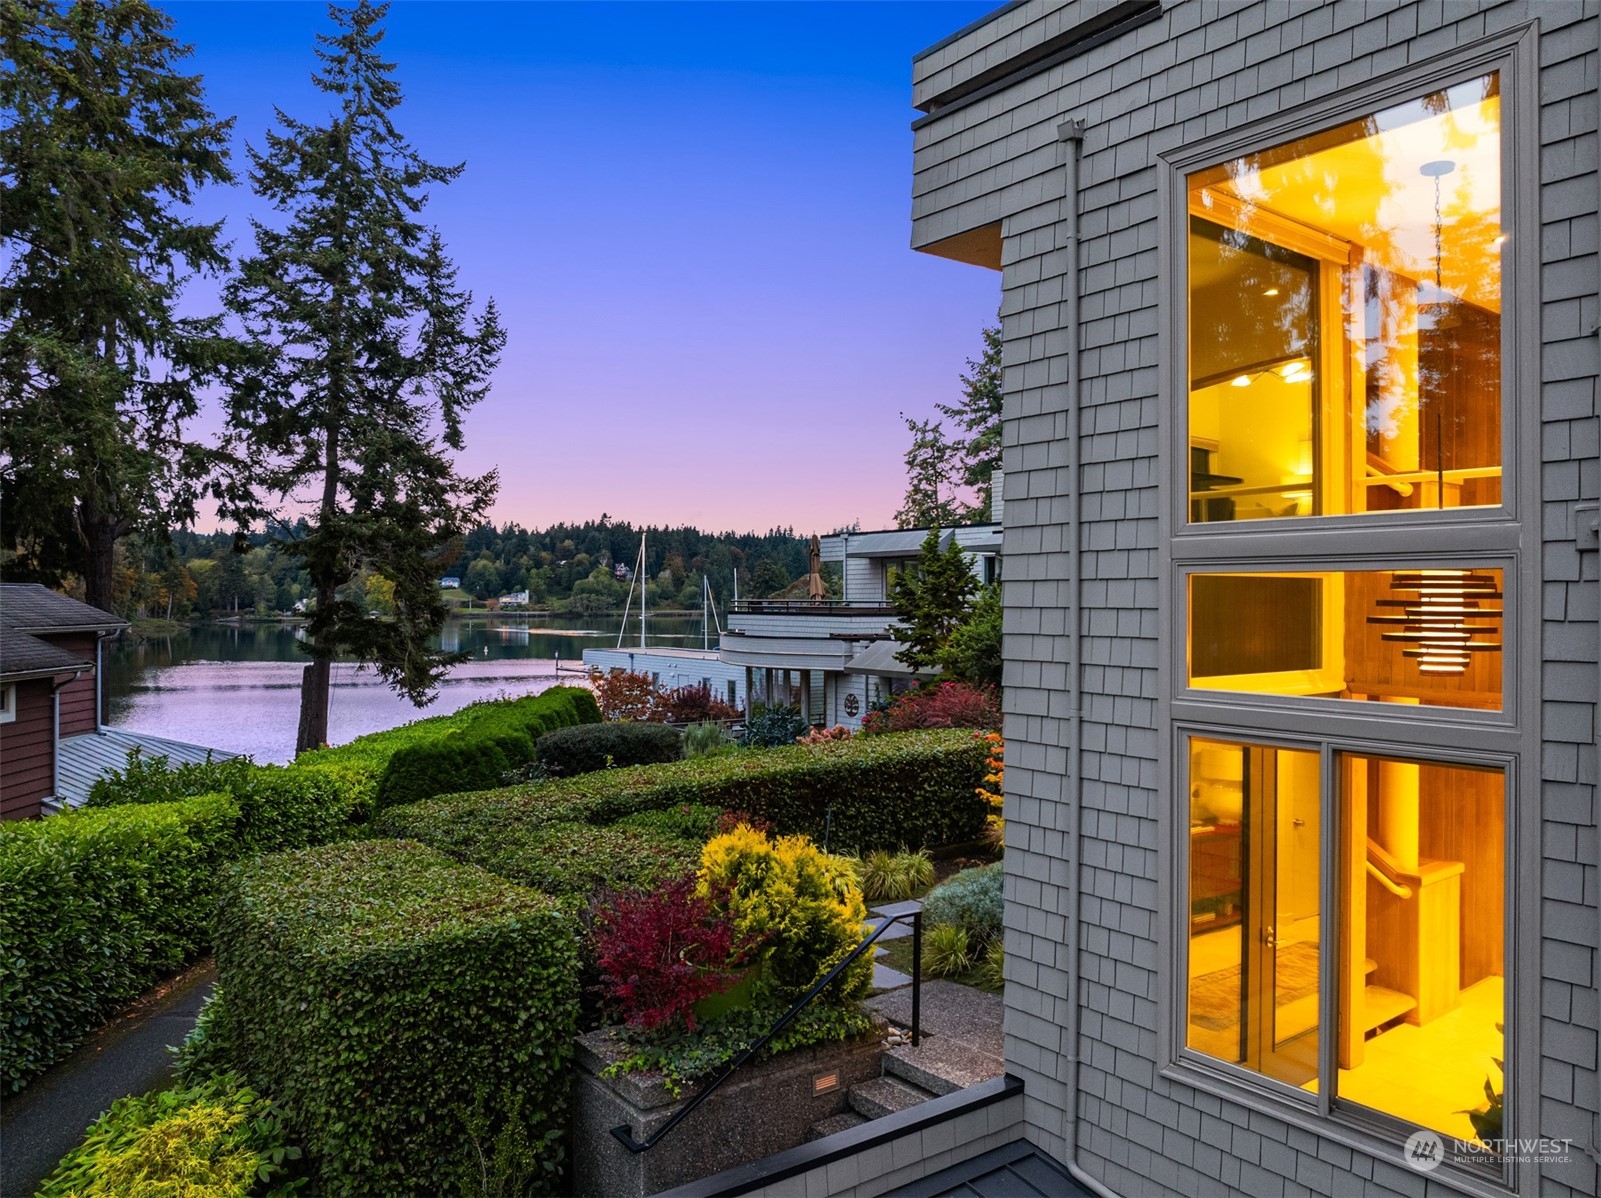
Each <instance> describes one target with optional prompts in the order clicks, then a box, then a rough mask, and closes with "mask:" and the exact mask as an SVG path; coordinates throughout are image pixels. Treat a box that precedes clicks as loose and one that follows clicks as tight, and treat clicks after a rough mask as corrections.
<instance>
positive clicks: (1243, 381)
mask: <svg viewBox="0 0 1601 1198" xmlns="http://www.w3.org/2000/svg"><path fill="white" fill-rule="evenodd" d="M1229 385H1230V386H1231V387H1249V386H1250V385H1251V376H1250V375H1248V374H1242V375H1240V377H1239V378H1237V379H1235V380H1234V381H1233V382H1232V383H1230V384H1229Z"/></svg>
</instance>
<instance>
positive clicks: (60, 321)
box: [0, 0, 232, 609]
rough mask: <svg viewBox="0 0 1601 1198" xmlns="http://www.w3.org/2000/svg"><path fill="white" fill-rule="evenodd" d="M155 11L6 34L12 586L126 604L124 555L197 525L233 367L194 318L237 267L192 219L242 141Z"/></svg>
mask: <svg viewBox="0 0 1601 1198" xmlns="http://www.w3.org/2000/svg"><path fill="white" fill-rule="evenodd" d="M171 27H172V21H171V19H170V18H169V17H167V16H166V15H165V14H164V13H162V12H160V11H159V10H158V9H155V8H153V7H151V6H150V5H149V4H148V3H145V2H144V0H76V2H75V3H71V4H68V5H61V4H58V3H55V2H54V0H3V3H0V30H3V35H4V43H5V57H6V58H7V59H8V60H9V61H8V62H7V63H6V65H5V67H4V68H3V69H0V109H3V110H4V111H5V112H6V114H7V119H6V120H5V121H4V122H0V242H3V244H4V247H5V256H6V259H7V265H6V267H5V269H4V273H3V276H0V491H3V494H4V502H3V503H0V543H3V545H4V548H5V549H6V550H8V551H10V552H9V554H8V559H9V560H7V561H6V563H5V572H6V574H7V576H9V577H17V578H25V579H31V580H34V581H40V582H44V583H47V584H51V585H59V584H60V583H61V582H63V581H64V580H65V579H66V578H67V577H68V576H69V575H77V576H80V577H81V578H82V579H83V582H84V590H85V597H86V598H87V600H88V601H89V602H90V603H92V604H94V605H95V606H96V607H101V608H107V609H109V608H111V607H112V606H113V603H114V599H113V594H114V572H115V571H114V551H115V547H116V544H117V541H118V539H119V538H120V537H123V536H125V535H127V534H129V533H133V532H140V533H144V534H146V535H147V536H153V537H155V538H157V539H161V538H165V536H166V535H167V532H168V530H169V529H170V528H171V527H172V526H173V525H176V524H183V523H185V522H186V521H188V520H189V519H191V518H192V517H193V514H194V502H195V499H196V497H197V493H198V489H199V486H200V484H201V480H202V477H203V475H204V474H205V472H206V470H207V468H208V466H209V461H208V454H207V453H206V452H205V451H204V450H202V449H201V448H200V447H198V446H196V445H192V444H189V443H188V442H186V441H185V440H184V437H183V426H184V423H185V422H186V421H187V420H189V419H190V418H191V417H193V416H194V415H195V413H196V411H197V408H198V403H199V392H200V389H201V388H202V387H203V386H204V384H205V383H206V381H207V380H208V379H210V378H212V377H214V376H215V374H216V372H217V370H218V368H219V365H220V363H221V362H222V360H223V359H224V358H225V357H226V356H227V354H228V353H229V349H230V343H229V341H228V340H227V339H226V338H225V337H224V336H223V335H222V326H221V321H220V318H205V317H191V316H179V315H178V314H177V308H178V304H179V300H180V296H181V295H182V292H183V290H184V287H185V285H186V284H187V283H188V282H190V281H192V280H193V278H194V277H195V276H196V275H197V274H201V273H213V272H217V273H220V272H221V271H222V270H223V269H224V268H225V267H226V265H227V256H226V253H225V247H224V246H223V245H222V243H221V241H220V235H221V225H220V223H218V224H206V223H203V222H199V221H196V220H193V219H192V218H191V217H190V216H189V214H188V212H187V211H186V209H187V206H188V204H189V203H190V201H191V200H192V199H193V198H194V195H195V193H196V191H197V189H199V188H201V187H203V186H204V185H205V184H207V183H226V182H229V181H231V178H232V176H231V174H230V172H229V170H228V165H227V140H228V131H229V127H230V126H231V124H232V122H231V121H224V120H218V119H217V118H216V117H215V116H214V115H213V114H212V113H211V111H210V110H209V109H208V108H207V107H206V104H205V100H204V97H203V93H202V86H201V79H200V77H199V76H198V75H185V74H182V73H180V71H179V69H178V67H179V64H180V63H181V62H182V61H183V59H184V58H186V57H187V56H188V54H189V53H190V50H189V48H188V47H186V46H183V45H181V44H179V43H178V42H176V41H174V40H173V39H172V37H171V36H170V34H169V31H170V29H171Z"/></svg>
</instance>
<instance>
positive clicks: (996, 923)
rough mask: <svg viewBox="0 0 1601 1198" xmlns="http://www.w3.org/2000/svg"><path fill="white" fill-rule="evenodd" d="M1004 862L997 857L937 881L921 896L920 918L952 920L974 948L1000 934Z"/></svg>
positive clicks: (948, 921)
mask: <svg viewBox="0 0 1601 1198" xmlns="http://www.w3.org/2000/svg"><path fill="white" fill-rule="evenodd" d="M1005 877H1006V873H1005V866H1004V864H1003V863H1002V862H1000V861H997V862H995V863H994V864H993V865H983V866H980V867H979V868H977V869H964V870H963V871H962V872H961V873H959V874H957V875H955V876H954V877H952V878H949V879H947V880H946V881H944V882H942V883H940V885H938V886H936V887H934V889H933V890H931V891H929V892H928V897H927V898H925V899H924V900H923V919H924V920H925V921H926V922H927V923H929V924H953V925H955V926H956V927H959V928H962V929H963V930H964V931H966V932H967V936H968V939H969V940H970V941H971V942H972V944H973V947H974V949H981V948H983V947H984V946H985V945H987V944H989V943H990V942H991V941H992V940H996V939H998V938H999V937H1000V934H1001V921H1002V918H1003V916H1004V914H1005V910H1006V901H1005V898H1004V897H1003V895H1002V888H1003V884H1004V882H1005Z"/></svg>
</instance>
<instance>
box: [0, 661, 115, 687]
mask: <svg viewBox="0 0 1601 1198" xmlns="http://www.w3.org/2000/svg"><path fill="white" fill-rule="evenodd" d="M94 672H95V665H94V662H92V661H86V662H84V663H83V665H82V666H78V667H73V666H50V667H46V668H43V669H37V670H4V669H0V685H4V686H10V685H11V684H12V683H13V682H36V681H38V680H39V679H40V678H65V677H66V676H67V675H68V674H71V675H73V676H74V677H80V676H82V675H84V674H93V673H94Z"/></svg>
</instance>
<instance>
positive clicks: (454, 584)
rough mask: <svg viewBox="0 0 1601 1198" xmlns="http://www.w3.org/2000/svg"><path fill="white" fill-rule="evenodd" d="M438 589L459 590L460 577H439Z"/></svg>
mask: <svg viewBox="0 0 1601 1198" xmlns="http://www.w3.org/2000/svg"><path fill="white" fill-rule="evenodd" d="M439 589H440V590H441V591H459V590H461V579H459V578H441V579H440V580H439Z"/></svg>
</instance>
